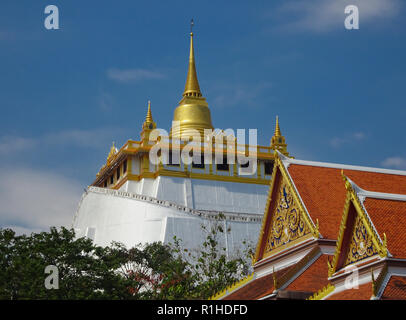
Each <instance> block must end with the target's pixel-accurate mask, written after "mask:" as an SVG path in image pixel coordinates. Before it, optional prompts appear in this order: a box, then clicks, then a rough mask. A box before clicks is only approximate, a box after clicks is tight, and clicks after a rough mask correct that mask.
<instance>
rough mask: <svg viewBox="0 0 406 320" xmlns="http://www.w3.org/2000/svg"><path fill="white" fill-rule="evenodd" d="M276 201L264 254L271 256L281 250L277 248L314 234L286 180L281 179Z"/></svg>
mask: <svg viewBox="0 0 406 320" xmlns="http://www.w3.org/2000/svg"><path fill="white" fill-rule="evenodd" d="M275 203H276V205H275V206H274V207H273V212H272V213H271V216H272V218H271V222H270V227H269V232H268V235H267V238H266V242H265V249H264V256H269V255H270V254H273V253H274V252H276V251H279V250H277V249H279V248H281V247H286V246H288V245H289V244H294V243H296V242H299V241H300V240H302V238H305V237H306V236H307V235H311V234H312V231H311V228H310V227H309V225H308V224H307V222H306V220H305V217H304V216H303V212H302V211H301V208H300V205H299V204H298V203H297V202H296V200H295V198H294V195H293V192H292V190H291V187H290V186H289V185H288V184H287V183H286V182H285V181H281V184H280V186H279V190H278V192H277V196H276V199H275ZM306 238H307V237H306ZM303 240H304V239H303Z"/></svg>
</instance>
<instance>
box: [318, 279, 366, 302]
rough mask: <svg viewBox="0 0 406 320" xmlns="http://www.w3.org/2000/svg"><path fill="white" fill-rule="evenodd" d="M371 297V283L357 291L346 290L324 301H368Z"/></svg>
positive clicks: (361, 286) (363, 285)
mask: <svg viewBox="0 0 406 320" xmlns="http://www.w3.org/2000/svg"><path fill="white" fill-rule="evenodd" d="M371 297H372V283H371V282H368V283H365V284H362V285H360V286H359V287H358V289H356V288H354V289H348V290H344V291H341V292H339V293H336V294H334V293H333V294H332V295H331V296H329V297H328V298H327V299H326V300H370V299H371Z"/></svg>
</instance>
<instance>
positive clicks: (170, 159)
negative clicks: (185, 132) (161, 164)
mask: <svg viewBox="0 0 406 320" xmlns="http://www.w3.org/2000/svg"><path fill="white" fill-rule="evenodd" d="M175 160H177V161H176V162H178V163H174V159H173V154H172V151H169V162H168V165H170V166H175V167H179V166H180V164H179V159H175Z"/></svg>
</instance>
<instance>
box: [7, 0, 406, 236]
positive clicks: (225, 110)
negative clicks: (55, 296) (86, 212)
mask: <svg viewBox="0 0 406 320" xmlns="http://www.w3.org/2000/svg"><path fill="white" fill-rule="evenodd" d="M50 4H56V5H57V6H58V8H59V15H60V29H59V30H47V29H45V27H44V20H45V17H46V14H44V9H45V7H46V6H47V5H50ZM348 4H354V5H357V6H358V8H359V13H360V21H359V24H360V28H359V30H346V29H345V28H344V19H345V17H346V15H345V14H344V8H345V7H346V5H348ZM405 17H406V3H405V2H404V1H402V0H348V1H347V0H283V1H282V0H280V1H279V0H278V1H237V0H233V1H221V2H219V1H211V2H207V1H206V2H201V1H200V2H198V1H130V0H128V1H124V0H123V1H119V2H117V1H115V2H113V1H78V0H69V1H67V0H60V1H56V2H50V1H42V0H36V1H32V0H19V1H12V0H3V1H1V3H0V67H1V68H0V70H1V71H0V108H1V117H0V169H1V170H2V179H0V207H1V208H0V226H3V227H4V226H11V227H13V228H15V229H17V230H19V231H21V232H24V231H27V230H28V231H31V230H35V231H37V230H43V229H46V228H48V227H49V226H50V225H69V224H70V223H71V221H72V216H73V213H74V211H75V210H76V207H77V204H78V202H79V199H80V195H81V193H82V191H83V188H85V187H86V186H87V185H89V184H90V183H91V182H92V181H93V179H94V177H95V174H96V173H97V171H98V170H99V168H100V167H101V166H102V165H103V164H104V162H105V159H106V156H107V154H108V152H109V148H110V145H111V142H112V141H115V142H116V145H117V146H121V145H122V144H124V143H125V142H126V141H127V140H128V139H135V140H136V139H138V137H139V133H140V131H141V125H142V122H143V119H144V118H145V113H146V106H147V101H148V100H151V105H152V113H153V117H154V120H155V121H156V122H157V124H158V127H160V128H164V129H169V127H170V123H171V120H172V117H173V111H174V109H175V108H176V106H177V103H178V102H179V100H180V98H181V94H182V92H183V88H184V83H185V79H186V72H187V59H188V49H189V48H188V46H189V36H188V33H189V21H190V19H191V18H193V19H194V21H195V27H194V33H195V56H196V61H197V72H198V77H199V81H200V87H201V89H202V92H203V95H204V96H205V97H206V99H207V101H208V103H209V107H210V110H211V114H212V120H213V124H214V126H215V127H216V128H221V129H227V128H232V129H237V128H245V129H249V128H256V129H258V140H259V143H261V144H263V145H268V144H269V141H270V138H271V136H272V134H273V130H274V122H275V116H276V115H279V118H280V124H281V129H282V133H283V134H284V135H285V137H286V141H287V143H288V150H289V151H290V153H291V154H292V155H293V156H295V157H296V158H300V159H306V160H317V161H326V162H338V163H346V164H356V165H365V166H373V167H386V168H394V169H406V148H405V139H404V128H405V119H406V108H405V107H406V103H405V100H406V99H405V98H406V88H405V84H406V63H405V57H406V41H405V40H406V19H405Z"/></svg>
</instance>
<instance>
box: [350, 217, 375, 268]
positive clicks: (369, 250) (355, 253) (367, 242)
mask: <svg viewBox="0 0 406 320" xmlns="http://www.w3.org/2000/svg"><path fill="white" fill-rule="evenodd" d="M377 253H378V251H377V250H376V248H375V246H374V244H373V241H372V236H371V235H370V234H369V233H368V232H367V229H366V227H365V225H364V223H363V222H362V219H361V217H360V216H359V215H357V217H356V218H355V223H354V229H353V233H352V237H351V243H350V246H349V249H348V256H347V260H346V261H345V265H349V264H351V263H355V262H358V261H360V260H363V259H366V258H369V257H371V256H373V255H375V254H377Z"/></svg>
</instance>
